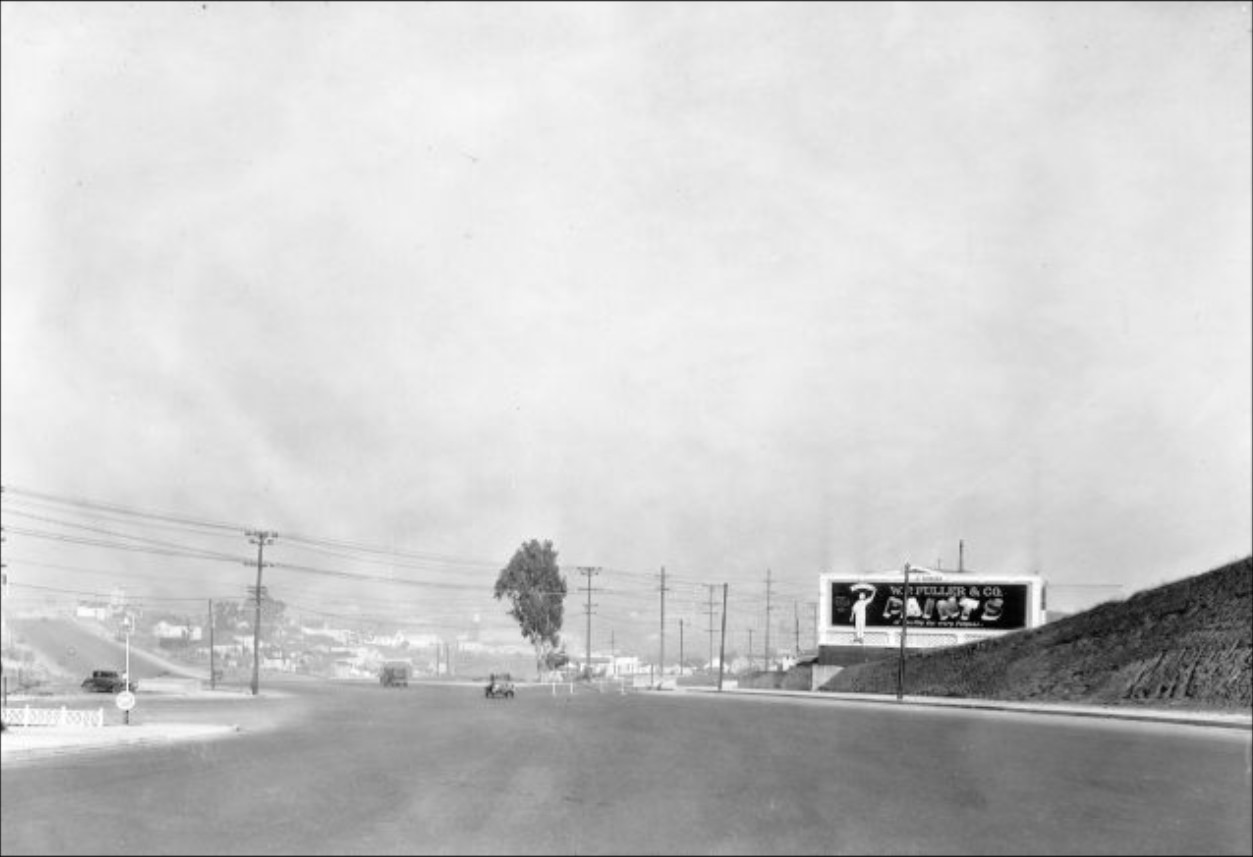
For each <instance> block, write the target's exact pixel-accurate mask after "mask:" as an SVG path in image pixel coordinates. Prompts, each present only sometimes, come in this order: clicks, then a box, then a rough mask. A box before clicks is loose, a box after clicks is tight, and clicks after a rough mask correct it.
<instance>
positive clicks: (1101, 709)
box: [678, 687, 1253, 731]
mask: <svg viewBox="0 0 1253 857" xmlns="http://www.w3.org/2000/svg"><path fill="white" fill-rule="evenodd" d="M678 691H679V692H680V693H712V694H717V693H719V692H721V693H726V694H740V695H744V696H781V697H792V698H799V699H808V700H816V701H831V702H853V703H875V704H878V705H884V704H890V705H915V706H928V707H933V708H982V709H987V710H990V711H1015V712H1022V713H1028V714H1054V715H1062V716H1066V717H1100V718H1105V719H1118V720H1139V721H1143V722H1153V723H1180V724H1186V725H1189V726H1216V727H1220V728H1227V729H1244V730H1248V731H1253V711H1250V712H1248V713H1239V714H1228V713H1223V712H1209V711H1185V710H1180V709H1170V708H1132V707H1130V706H1120V705H1080V704H1073V703H1051V702H1010V701H1001V700H993V699H954V698H947V697H934V696H909V695H906V696H904V697H903V698H902V699H901V700H900V701H898V700H897V698H896V697H895V696H894V695H892V694H886V693H830V692H827V691H805V690H758V689H755V688H728V689H724V690H722V691H719V690H718V689H717V688H713V687H680V688H679V689H678Z"/></svg>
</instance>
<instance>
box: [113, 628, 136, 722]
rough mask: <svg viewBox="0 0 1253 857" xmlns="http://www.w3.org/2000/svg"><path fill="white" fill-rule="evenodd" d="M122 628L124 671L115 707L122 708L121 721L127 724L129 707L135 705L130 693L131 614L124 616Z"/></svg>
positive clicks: (133, 697)
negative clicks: (122, 684)
mask: <svg viewBox="0 0 1253 857" xmlns="http://www.w3.org/2000/svg"><path fill="white" fill-rule="evenodd" d="M122 630H124V631H125V632H126V672H124V673H122V681H123V682H124V686H123V689H122V692H121V693H119V694H118V695H117V707H118V708H120V709H122V722H123V723H124V724H126V725H127V726H129V725H130V722H131V709H132V708H134V707H135V694H133V693H131V632H132V631H134V630H135V619H134V618H133V617H131V616H127V617H126V618H124V619H123V620H122Z"/></svg>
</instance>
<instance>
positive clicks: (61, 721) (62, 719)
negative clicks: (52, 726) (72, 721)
mask: <svg viewBox="0 0 1253 857" xmlns="http://www.w3.org/2000/svg"><path fill="white" fill-rule="evenodd" d="M65 719H66V713H65V706H64V705H62V706H61V714H60V716H59V717H58V718H57V725H58V726H64V725H65Z"/></svg>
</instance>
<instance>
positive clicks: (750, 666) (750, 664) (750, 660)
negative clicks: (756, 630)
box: [748, 628, 753, 672]
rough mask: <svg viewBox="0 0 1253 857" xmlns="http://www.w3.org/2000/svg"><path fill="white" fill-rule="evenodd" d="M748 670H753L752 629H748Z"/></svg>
mask: <svg viewBox="0 0 1253 857" xmlns="http://www.w3.org/2000/svg"><path fill="white" fill-rule="evenodd" d="M748 671H749V672H752V671H753V629H752V628H749V629H748Z"/></svg>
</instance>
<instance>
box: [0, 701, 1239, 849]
mask: <svg viewBox="0 0 1253 857" xmlns="http://www.w3.org/2000/svg"><path fill="white" fill-rule="evenodd" d="M276 686H281V687H282V689H283V692H284V694H285V696H284V697H283V698H281V699H271V700H267V699H252V698H249V697H242V696H237V697H236V699H235V700H234V701H229V702H228V701H214V702H208V703H206V702H203V701H199V702H197V701H192V700H181V701H180V700H176V699H161V698H153V699H148V700H144V699H142V698H141V704H140V707H139V708H138V709H137V710H136V716H137V717H143V718H146V721H145V722H153V719H154V718H155V719H160V718H170V719H182V720H187V719H189V718H191V719H194V718H197V717H214V718H217V719H218V720H219V721H222V722H228V721H230V720H232V719H236V720H240V719H242V720H243V722H244V729H243V731H242V732H241V733H240V734H239V735H238V736H235V737H229V738H224V739H222V740H214V741H209V742H197V743H194V744H188V745H185V746H184V745H175V746H168V747H144V748H129V749H125V750H119V751H117V752H109V753H95V754H92V755H90V756H84V757H72V756H70V757H64V758H50V759H42V760H39V761H38V762H37V763H26V764H21V765H11V764H10V765H7V766H6V767H5V768H4V769H3V771H2V772H0V785H2V787H3V793H4V801H3V804H2V816H0V846H2V850H3V852H4V854H6V855H12V854H33V853H40V854H48V853H99V854H158V853H159V854H180V853H198V854H237V853H239V854H242V853H251V854H258V853H276V854H296V853H301V854H329V853H341V854H342V853H379V854H415V853H416V854H431V853H441V854H468V853H475V854H604V853H636V854H647V853H672V854H673V853H677V854H711V853H713V854H784V853H787V854H819V853H821V854H848V853H856V854H907V853H926V854H946V853H947V854H959V853H960V854H1042V853H1049V854H1079V853H1084V854H1128V853H1135V854H1245V855H1247V854H1249V853H1250V851H1251V850H1253V830H1251V823H1250V817H1249V812H1248V809H1249V806H1250V801H1251V800H1253V790H1251V788H1250V782H1251V779H1250V773H1251V769H1250V762H1251V761H1253V756H1251V738H1250V734H1249V733H1248V732H1246V731H1242V730H1231V729H1207V728H1203V727H1194V726H1180V725H1164V724H1153V723H1128V722H1125V721H1102V720H1091V719H1071V718H1065V717H1057V716H1039V715H1029V714H1017V713H1015V714H1008V713H1005V712H992V711H971V710H944V709H927V708H914V707H908V706H897V705H891V704H883V705H878V704H867V703H855V704H844V703H838V702H832V701H830V700H814V701H798V700H794V699H779V698H773V697H767V698H761V697H738V696H732V695H728V694H724V695H720V696H719V695H712V694H696V693H665V692H646V693H637V694H628V695H620V694H598V693H592V692H587V691H583V692H579V693H575V694H573V695H570V694H565V693H563V694H560V695H553V694H552V692H551V690H550V689H549V688H546V687H534V686H530V687H528V686H520V687H519V692H518V696H517V698H515V699H513V700H487V699H484V698H483V693H482V689H481V688H478V687H475V686H448V685H414V686H411V687H409V688H406V689H384V688H382V687H380V686H378V685H377V684H369V683H363V684H352V683H328V684H325V685H318V684H311V683H308V682H305V683H295V682H292V683H285V684H281V685H276V683H275V682H274V681H269V682H267V683H266V685H265V687H276ZM141 696H142V695H141ZM137 722H139V721H137Z"/></svg>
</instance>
